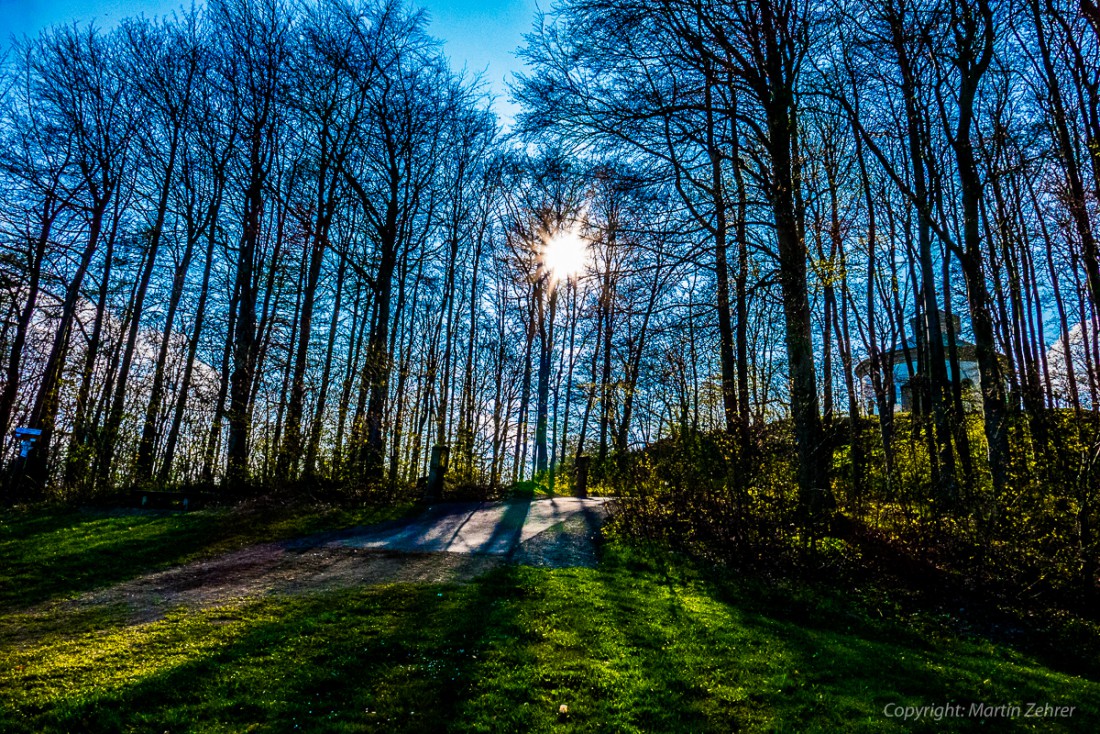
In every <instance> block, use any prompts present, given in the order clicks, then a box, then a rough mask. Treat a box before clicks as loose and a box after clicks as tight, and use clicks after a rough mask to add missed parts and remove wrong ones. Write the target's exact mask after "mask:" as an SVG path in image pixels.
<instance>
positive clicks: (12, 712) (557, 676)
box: [0, 499, 1100, 732]
mask: <svg viewBox="0 0 1100 734" xmlns="http://www.w3.org/2000/svg"><path fill="white" fill-rule="evenodd" d="M410 510H411V508H410V507H399V508H392V509H388V510H385V511H382V510H369V509H360V510H347V509H339V508H331V507H328V508H324V507H321V508H318V507H313V508H294V510H293V511H290V512H288V511H287V510H286V508H278V507H270V506H264V505H259V506H256V505H246V506H244V507H237V508H218V509H209V510H201V511H198V512H191V513H174V512H156V511H127V510H72V509H58V508H45V507H37V508H27V509H23V510H14V511H13V510H5V511H0V692H2V693H0V730H3V731H13V732H36V731H89V732H96V731H104V732H108V731H109V732H114V731H157V732H160V731H170V732H181V731H233V732H237V731H294V730H298V731H325V732H351V731H386V732H434V731H455V732H477V731H484V732H495V731H499V732H527V731H544V732H552V731H591V732H604V731H620V732H664V731H669V732H672V731H683V732H702V731H761V732H763V731H799V732H803V731H821V732H845V731H853V732H854V731H861V732H879V731H899V732H900V731H945V730H947V731H970V730H977V729H979V728H982V727H985V726H994V727H995V728H996V729H997V730H1003V731H1065V732H1078V731H1082V732H1083V731H1097V730H1100V674H1098V671H1097V670H1096V669H1095V667H1094V668H1086V669H1082V668H1081V666H1080V665H1079V664H1074V663H1072V662H1070V661H1069V659H1068V658H1067V659H1066V660H1060V659H1058V658H1057V656H1053V657H1052V656H1038V655H1036V654H1035V653H1034V652H1032V651H1030V649H1029V648H1028V646H1026V645H1022V644H1020V645H1017V644H1013V643H1011V642H1006V641H1005V640H1004V639H999V638H996V637H994V636H990V635H987V634H984V633H980V632H975V631H973V630H966V629H961V628H960V627H959V626H958V625H957V624H952V623H951V622H950V620H944V619H940V618H938V617H936V616H933V615H928V614H922V613H910V612H908V611H899V609H898V608H897V606H896V605H893V604H892V602H893V600H892V599H891V598H890V597H889V595H886V596H883V595H882V594H881V593H880V592H879V591H875V592H874V593H872V592H870V591H868V590H863V591H862V592H861V593H857V594H853V593H852V590H850V589H833V590H830V589H828V588H822V586H821V585H816V586H815V585H809V584H806V583H803V582H799V581H795V580H792V579H764V578H748V577H744V576H743V575H740V574H735V573H732V572H730V571H726V570H722V569H720V568H712V567H709V566H706V565H705V564H700V563H698V562H695V561H691V560H689V559H686V558H684V557H681V556H678V555H675V554H670V553H667V552H665V551H662V550H660V549H656V548H649V547H639V546H638V545H637V544H634V543H628V542H625V541H623V540H622V539H619V538H616V537H609V538H608V539H606V540H605V541H599V542H596V541H597V538H596V529H597V527H598V525H599V524H600V522H601V521H602V520H603V517H604V515H605V513H606V511H607V505H604V504H601V503H600V502H598V501H597V502H588V503H579V502H577V501H575V500H568V499H559V500H556V501H548V500H541V501H538V502H519V503H517V502H512V503H506V504H493V505H475V504H469V505H449V506H439V507H436V508H432V509H430V510H429V511H428V512H427V513H424V514H419V515H415V516H414V515H413V514H412V513H411V511H410ZM365 526H370V527H365ZM1029 702H1038V703H1042V704H1050V705H1051V706H1055V707H1062V706H1064V707H1074V708H1073V711H1072V713H1071V715H1069V716H1060V717H1053V716H1046V717H1042V718H1039V717H1027V716H1024V715H1023V714H1024V712H1025V711H1026V706H1027V704H1028V703H1029ZM945 703H954V704H961V705H962V706H963V709H964V710H965V713H966V715H964V716H951V715H948V716H947V717H946V718H944V717H943V712H942V710H941V716H940V718H939V720H937V719H936V717H934V716H933V715H931V714H929V713H926V714H925V715H924V716H923V717H922V718H920V719H919V720H916V721H914V720H912V719H910V720H909V721H904V720H903V719H901V718H899V717H898V716H893V715H889V714H888V713H887V711H890V712H894V711H895V709H891V708H888V707H890V706H892V705H894V704H898V705H901V706H922V705H931V706H935V705H937V704H945ZM974 703H979V704H989V705H991V706H1000V705H1008V706H1013V705H1017V706H1020V707H1021V710H1020V715H1019V716H1012V717H1009V716H1004V715H1000V714H996V713H991V714H986V715H977V716H971V715H970V713H971V711H970V706H971V705H972V704H974Z"/></svg>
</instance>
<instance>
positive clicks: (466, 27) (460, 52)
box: [0, 0, 545, 124]
mask: <svg viewBox="0 0 1100 734" xmlns="http://www.w3.org/2000/svg"><path fill="white" fill-rule="evenodd" d="M189 3H190V0H0V39H2V43H3V47H4V48H5V49H6V48H8V46H9V45H10V40H11V37H12V36H13V35H15V36H22V35H24V34H28V35H34V34H37V33H38V32H39V31H41V30H42V29H43V28H47V27H49V26H51V25H56V24H62V23H72V22H74V21H75V22H79V23H86V22H89V21H94V22H95V23H96V24H97V25H99V26H101V27H104V28H110V27H112V26H114V25H115V24H116V23H118V21H119V20H121V19H122V18H126V17H132V16H138V15H146V16H148V17H159V16H163V15H170V14H171V13H172V12H173V11H176V10H179V9H180V8H182V7H185V6H186V5H188V4H189ZM200 4H201V2H200ZM410 4H411V5H413V6H415V7H419V8H423V9H425V10H427V11H428V14H429V17H430V21H431V22H430V25H429V26H428V32H429V33H430V34H431V35H432V36H434V37H435V38H438V39H440V40H442V41H444V42H445V43H446V45H445V46H444V50H445V53H446V54H447V56H448V57H449V58H450V59H451V65H452V66H453V67H454V68H455V69H461V68H462V67H463V66H465V67H466V68H467V69H468V70H469V71H470V72H471V73H481V74H483V76H484V79H485V81H486V83H487V86H488V90H489V91H490V92H491V93H492V94H493V95H494V96H495V97H496V101H495V103H494V106H495V109H496V111H497V113H498V115H499V116H500V117H501V119H502V121H503V122H504V123H505V124H508V123H509V122H510V121H511V119H512V118H513V117H514V115H515V112H516V109H517V108H516V106H515V105H513V104H512V103H511V102H510V101H509V99H508V88H507V84H506V80H507V79H508V78H509V77H510V76H511V74H512V73H513V72H516V71H518V70H520V68H521V67H522V63H521V62H520V61H519V60H518V59H517V58H516V56H515V51H516V49H517V48H518V47H519V46H520V45H521V44H522V43H523V34H524V33H527V32H528V31H529V30H530V29H531V23H532V20H533V19H534V15H535V12H536V10H537V8H536V0H411V2H410ZM544 4H545V3H544Z"/></svg>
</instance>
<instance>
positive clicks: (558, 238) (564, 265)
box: [542, 227, 588, 282]
mask: <svg viewBox="0 0 1100 734" xmlns="http://www.w3.org/2000/svg"><path fill="white" fill-rule="evenodd" d="M587 263H588V243H587V242H585V241H584V239H583V238H581V236H580V234H579V233H578V232H577V229H576V227H569V228H567V229H562V230H559V231H558V232H557V233H556V234H554V235H552V236H551V237H549V238H547V239H546V241H545V242H544V243H543V246H542V267H543V270H544V271H545V272H546V273H548V274H549V275H550V277H551V278H553V279H554V281H555V282H559V281H562V280H567V279H569V278H572V277H573V276H575V275H578V274H580V272H581V271H582V270H584V267H585V265H586V264H587Z"/></svg>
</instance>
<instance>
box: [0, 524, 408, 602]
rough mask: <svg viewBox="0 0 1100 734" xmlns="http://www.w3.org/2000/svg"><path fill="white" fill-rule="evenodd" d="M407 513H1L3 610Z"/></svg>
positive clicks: (0, 539) (0, 593)
mask: <svg viewBox="0 0 1100 734" xmlns="http://www.w3.org/2000/svg"><path fill="white" fill-rule="evenodd" d="M408 509H409V506H408V505H403V506H400V507H396V508H384V509H383V508H369V507H368V508H354V509H349V508H341V507H335V506H320V505H318V506H304V507H300V508H292V509H289V510H288V508H286V507H277V506H264V505H258V504H251V505H244V506H238V507H217V508H208V509H204V510H198V511H195V512H188V513H181V512H174V511H168V510H132V509H117V510H103V509H73V508H67V507H63V506H58V507H29V508H21V509H18V508H17V509H3V510H0V612H5V611H11V610H13V609H17V608H25V607H26V606H29V605H33V604H37V603H41V602H45V601H48V600H51V599H56V598H65V597H70V596H73V595H75V594H79V593H80V592H84V591H89V590H91V589H95V588H99V587H102V586H109V585H111V584H114V583H118V582H121V581H126V580H129V579H132V578H135V577H136V576H139V575H141V574H144V573H148V572H152V571H158V570H162V569H165V568H169V567H171V566H176V565H179V564H182V563H186V562H188V561H192V560H195V559H198V558H204V557H210V556H214V555H217V554H220V553H225V552H228V551H231V550H236V549H238V548H242V547H244V546H247V545H250V544H253V543H260V542H267V541H275V540H282V539H286V538H291V537H295V536H299V535H303V534H307V533H311V532H317V531H320V530H330V529H336V528H343V527H351V526H354V525H363V524H369V523H373V522H379V521H381V520H386V519H390V518H393V517H396V516H398V515H400V514H402V513H403V512H406V511H407V510H408Z"/></svg>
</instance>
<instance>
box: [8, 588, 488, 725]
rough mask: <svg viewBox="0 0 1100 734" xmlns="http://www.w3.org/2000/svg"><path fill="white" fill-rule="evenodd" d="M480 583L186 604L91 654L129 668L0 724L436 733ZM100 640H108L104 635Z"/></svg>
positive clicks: (463, 668) (463, 685)
mask: <svg viewBox="0 0 1100 734" xmlns="http://www.w3.org/2000/svg"><path fill="white" fill-rule="evenodd" d="M486 593H487V589H486V588H485V587H483V586H481V585H477V584H471V585H466V586H437V585H432V586H422V585H411V584H401V585H394V586H389V587H381V588H375V589H358V590H348V591H342V592H338V593H326V594H323V595H315V596H310V597H299V598H289V599H288V598H283V599H278V600H265V601H261V602H257V603H255V604H249V605H246V606H244V607H241V608H239V609H225V610H213V611H210V612H204V613H200V614H194V613H192V614H191V615H189V616H188V617H187V620H189V621H187V622H185V623H183V624H182V625H181V619H178V618H177V619H175V620H172V619H169V620H166V621H165V622H164V623H158V625H150V626H149V628H148V629H147V630H146V632H145V634H144V637H143V638H142V639H140V640H136V641H135V640H130V641H128V643H127V644H124V645H122V646H121V647H120V649H119V651H118V652H117V657H115V659H105V660H104V661H103V664H104V666H105V667H111V666H117V665H119V664H123V665H130V667H131V668H133V669H134V670H133V672H134V673H138V675H133V676H130V678H131V679H130V680H126V677H127V676H125V675H124V676H122V678H121V680H120V681H117V682H106V683H101V684H98V685H97V684H95V681H94V680H90V681H88V685H86V686H85V687H84V688H83V689H79V688H78V689H75V690H72V691H67V692H65V693H63V694H61V695H60V696H59V697H58V698H56V699H55V700H53V701H52V702H51V703H50V704H49V705H43V704H42V703H41V702H39V703H34V701H33V696H28V697H27V698H25V699H24V704H23V705H22V706H21V707H20V710H19V711H18V712H9V716H8V717H7V721H5V720H4V718H0V726H2V727H3V728H4V730H5V731H28V732H30V731H86V732H117V731H128V730H132V731H166V730H168V731H184V730H187V731H191V730H195V731H204V730H228V731H244V730H251V728H252V727H258V728H259V729H260V730H265V731H293V730H302V731H319V732H330V731H331V732H338V731H352V730H353V731H387V732H432V731H442V730H445V729H446V727H447V726H448V724H449V723H451V721H453V719H454V716H455V713H456V711H457V708H458V705H459V703H460V702H461V700H462V699H463V697H464V695H465V693H466V690H467V689H468V687H469V673H470V670H471V669H472V667H473V664H474V663H475V662H476V659H475V657H474V656H475V655H476V654H477V653H478V649H479V646H480V640H481V638H482V636H483V634H484V633H485V623H486V620H485V616H484V615H483V614H482V610H483V609H484V608H485V606H486V605H487V604H488V603H489V600H487V599H486V597H485V594H486ZM173 624H175V625H176V627H177V629H175V630H173V631H171V632H169V633H167V634H165V635H163V636H158V635H156V634H152V630H155V629H158V628H159V629H161V630H165V629H170V627H168V625H173ZM120 634H137V635H139V636H140V635H141V634H142V633H141V632H130V633H125V632H122V633H120ZM103 644H105V645H110V644H111V640H110V637H109V636H108V637H107V638H105V640H104V643H103ZM143 667H144V668H146V670H145V671H142V668H143ZM63 673H64V671H58V674H59V675H60V674H63ZM44 675H45V677H48V674H44ZM38 679H39V681H40V682H42V681H43V676H38ZM44 685H46V686H47V687H48V683H44Z"/></svg>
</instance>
